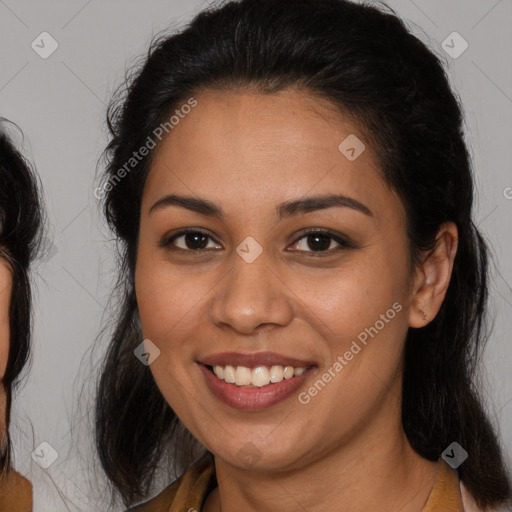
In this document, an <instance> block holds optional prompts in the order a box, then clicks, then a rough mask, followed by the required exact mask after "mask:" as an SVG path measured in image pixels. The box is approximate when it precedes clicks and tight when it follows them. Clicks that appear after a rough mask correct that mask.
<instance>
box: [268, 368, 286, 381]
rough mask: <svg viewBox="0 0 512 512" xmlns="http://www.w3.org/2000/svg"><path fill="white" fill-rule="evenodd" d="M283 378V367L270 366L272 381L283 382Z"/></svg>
mask: <svg viewBox="0 0 512 512" xmlns="http://www.w3.org/2000/svg"><path fill="white" fill-rule="evenodd" d="M282 380H283V367H282V366H272V368H270V382H281V381H282Z"/></svg>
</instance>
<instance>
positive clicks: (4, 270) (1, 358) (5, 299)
mask: <svg viewBox="0 0 512 512" xmlns="http://www.w3.org/2000/svg"><path fill="white" fill-rule="evenodd" d="M11 292H12V277H11V270H10V267H9V264H8V263H7V262H6V261H5V260H4V259H2V258H0V378H2V377H3V376H4V374H5V369H6V367H7V359H8V357H9V345H10V333H9V307H10V302H11Z"/></svg>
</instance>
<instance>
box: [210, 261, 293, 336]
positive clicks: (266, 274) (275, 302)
mask: <svg viewBox="0 0 512 512" xmlns="http://www.w3.org/2000/svg"><path fill="white" fill-rule="evenodd" d="M233 260H234V262H233V266H232V268H231V270H229V271H228V273H227V275H226V276H225V277H224V279H222V280H221V282H220V283H219V284H218V285H217V287H215V290H216V293H215V295H214V296H213V299H212V303H211V306H210V307H211V309H210V314H211V320H212V322H213V323H215V325H217V326H218V327H226V326H229V327H231V328H232V329H234V330H236V331H237V332H238V333H241V334H253V333H255V332H259V331H261V330H264V329H266V328H268V327H269V326H270V325H274V326H281V327H282V326H285V325H287V324H288V323H290V322H291V320H292V317H293V309H292V300H291V299H292V297H293V296H294V294H293V292H292V290H291V289H290V288H289V287H288V286H287V285H286V284H285V282H284V280H283V278H282V276H279V275H278V271H277V269H273V268H272V267H271V266H270V264H269V263H270V262H269V258H267V257H266V254H265V251H263V253H262V254H261V255H260V256H259V257H258V258H257V259H256V260H254V261H252V262H251V263H248V262H247V261H245V260H244V259H243V258H242V257H240V256H239V255H238V254H237V253H234V255H233Z"/></svg>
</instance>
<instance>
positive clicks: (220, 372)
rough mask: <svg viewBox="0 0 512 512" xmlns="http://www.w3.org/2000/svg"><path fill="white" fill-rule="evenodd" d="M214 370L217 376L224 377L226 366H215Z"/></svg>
mask: <svg viewBox="0 0 512 512" xmlns="http://www.w3.org/2000/svg"><path fill="white" fill-rule="evenodd" d="M213 371H214V373H215V375H217V377H219V379H223V378H224V368H222V366H214V367H213Z"/></svg>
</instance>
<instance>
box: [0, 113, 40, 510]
mask: <svg viewBox="0 0 512 512" xmlns="http://www.w3.org/2000/svg"><path fill="white" fill-rule="evenodd" d="M41 227H42V210H41V200H40V193H39V189H38V181H37V178H36V176H35V174H34V172H33V171H32V169H31V168H30V164H29V163H28V162H27V161H26V160H25V158H24V157H23V156H22V155H21V154H20V152H19V151H18V150H17V149H16V147H15V146H14V144H13V143H12V142H11V139H10V137H9V135H8V133H7V121H6V120H5V119H4V118H0V376H1V379H2V386H0V411H1V413H0V414H1V417H0V431H1V442H2V452H1V458H0V465H1V476H0V511H5V512H7V511H9V512H26V511H30V510H32V486H31V484H30V482H29V481H28V480H27V479H26V478H25V477H23V476H22V475H20V474H19V473H17V472H16V471H15V470H14V469H13V468H12V465H11V462H12V461H11V457H12V455H11V444H10V438H9V421H10V412H11V402H12V394H13V391H14V389H15V386H16V385H17V383H18V378H19V375H20V373H21V371H22V369H23V367H24V366H25V364H26V362H27V359H28V356H29V349H30V333H31V289H30V281H29V268H30V264H31V262H32V261H33V259H34V257H35V256H36V253H37V251H38V248H39V243H40V240H41Z"/></svg>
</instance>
